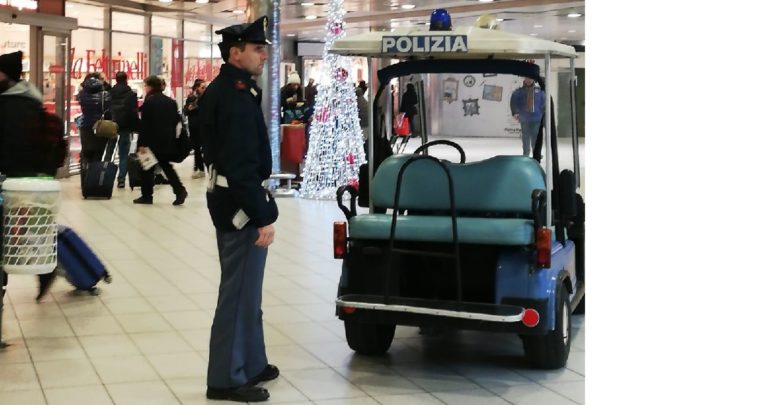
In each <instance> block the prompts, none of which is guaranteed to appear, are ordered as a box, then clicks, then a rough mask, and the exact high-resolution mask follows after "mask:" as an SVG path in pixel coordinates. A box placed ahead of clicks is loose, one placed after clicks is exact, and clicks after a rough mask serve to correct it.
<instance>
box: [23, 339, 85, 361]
mask: <svg viewBox="0 0 780 405" xmlns="http://www.w3.org/2000/svg"><path fill="white" fill-rule="evenodd" d="M27 349H28V350H29V351H30V355H31V356H32V360H33V361H34V362H38V361H46V360H72V359H86V358H87V357H86V356H87V355H86V353H84V350H83V349H82V348H81V343H80V342H79V341H78V339H76V338H75V337H63V338H30V339H27Z"/></svg>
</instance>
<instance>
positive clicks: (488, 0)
mask: <svg viewBox="0 0 780 405" xmlns="http://www.w3.org/2000/svg"><path fill="white" fill-rule="evenodd" d="M479 2H480V3H492V2H493V0H479Z"/></svg>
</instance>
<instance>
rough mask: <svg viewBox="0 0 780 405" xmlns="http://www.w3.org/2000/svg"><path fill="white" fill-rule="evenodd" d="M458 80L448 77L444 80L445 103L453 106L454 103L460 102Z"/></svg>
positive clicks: (443, 94)
mask: <svg viewBox="0 0 780 405" xmlns="http://www.w3.org/2000/svg"><path fill="white" fill-rule="evenodd" d="M459 83H460V82H458V79H456V78H454V77H448V78H446V79H444V83H443V86H442V98H444V101H446V102H448V103H450V104H452V102H453V101H457V100H458V84H459Z"/></svg>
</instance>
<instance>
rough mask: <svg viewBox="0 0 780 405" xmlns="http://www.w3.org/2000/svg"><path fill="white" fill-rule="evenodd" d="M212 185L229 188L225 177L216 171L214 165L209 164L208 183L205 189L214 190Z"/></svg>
mask: <svg viewBox="0 0 780 405" xmlns="http://www.w3.org/2000/svg"><path fill="white" fill-rule="evenodd" d="M214 187H222V188H230V187H229V186H228V180H227V177H225V176H222V175H220V174H219V173H217V169H215V168H214V165H211V166H209V185H208V188H207V191H208V192H209V193H210V192H212V191H214Z"/></svg>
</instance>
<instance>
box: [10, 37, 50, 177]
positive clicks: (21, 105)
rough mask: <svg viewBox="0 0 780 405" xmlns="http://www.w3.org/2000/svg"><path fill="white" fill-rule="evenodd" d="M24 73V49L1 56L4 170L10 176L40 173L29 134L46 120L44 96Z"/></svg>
mask: <svg viewBox="0 0 780 405" xmlns="http://www.w3.org/2000/svg"><path fill="white" fill-rule="evenodd" d="M21 76H22V52H21V51H18V52H13V53H8V54H5V55H0V173H3V174H5V175H6V176H9V177H26V176H36V175H38V171H37V170H35V169H34V166H35V165H34V164H33V162H35V160H36V155H37V153H36V151H35V150H33V147H32V146H31V145H30V142H29V137H28V135H29V134H31V133H33V131H35V130H36V128H37V124H38V123H39V122H40V121H41V119H42V116H43V104H42V100H43V97H42V96H41V92H40V91H38V89H37V88H36V87H35V86H33V85H31V84H30V83H29V82H27V81H24V80H22V79H21ZM48 175H53V173H51V174H48Z"/></svg>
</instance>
